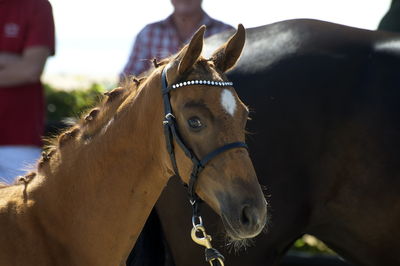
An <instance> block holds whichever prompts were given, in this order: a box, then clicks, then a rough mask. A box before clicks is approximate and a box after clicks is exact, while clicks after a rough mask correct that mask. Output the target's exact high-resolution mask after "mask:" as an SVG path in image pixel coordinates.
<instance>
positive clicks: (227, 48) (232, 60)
mask: <svg viewBox="0 0 400 266" xmlns="http://www.w3.org/2000/svg"><path fill="white" fill-rule="evenodd" d="M245 39H246V31H245V29H244V27H243V25H242V24H239V25H238V29H237V31H236V33H235V34H234V35H233V36H232V37H231V38H230V39H229V40H228V41H227V42H226V43H225V44H223V45H222V46H221V47H220V48H218V49H217V50H216V51H215V52H214V54H213V55H212V56H211V60H212V61H213V62H214V64H215V66H216V67H217V68H218V69H220V70H222V72H226V71H228V70H229V69H231V68H232V67H233V66H234V65H235V64H236V62H237V60H238V59H239V57H240V54H241V53H242V50H243V46H244V42H245Z"/></svg>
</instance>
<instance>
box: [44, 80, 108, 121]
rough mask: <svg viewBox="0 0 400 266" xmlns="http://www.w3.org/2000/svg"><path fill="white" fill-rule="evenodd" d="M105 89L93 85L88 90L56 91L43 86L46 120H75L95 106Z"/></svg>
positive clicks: (46, 85) (98, 85)
mask: <svg viewBox="0 0 400 266" xmlns="http://www.w3.org/2000/svg"><path fill="white" fill-rule="evenodd" d="M104 91H105V88H104V87H103V86H102V85H100V84H97V83H93V84H92V86H91V87H90V88H88V89H75V90H69V91H64V90H57V89H55V88H53V87H51V86H50V85H48V84H45V95H46V103H47V120H48V121H50V122H54V121H61V120H62V119H65V118H77V117H79V116H80V115H81V114H82V113H84V112H85V111H86V110H88V109H89V108H91V107H93V106H95V105H96V104H97V103H98V102H99V99H100V98H101V95H102V94H103V92H104Z"/></svg>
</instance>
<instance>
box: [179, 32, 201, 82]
mask: <svg viewBox="0 0 400 266" xmlns="http://www.w3.org/2000/svg"><path fill="white" fill-rule="evenodd" d="M205 30H206V26H204V25H203V26H201V27H200V28H199V29H198V30H197V31H196V33H195V34H194V35H193V37H192V39H191V40H190V43H189V44H188V45H186V46H185V47H184V48H183V49H182V50H181V52H180V53H179V55H178V58H179V59H180V62H179V66H178V74H179V75H183V74H184V73H185V72H186V71H188V70H189V69H190V68H191V67H192V66H193V65H194V63H196V61H197V59H199V57H200V55H201V51H202V50H203V37H204V31H205Z"/></svg>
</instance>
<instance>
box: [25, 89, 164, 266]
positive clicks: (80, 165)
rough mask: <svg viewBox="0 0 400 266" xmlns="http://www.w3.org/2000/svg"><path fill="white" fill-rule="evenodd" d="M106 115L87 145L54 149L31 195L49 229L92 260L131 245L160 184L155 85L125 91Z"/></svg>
mask: <svg viewBox="0 0 400 266" xmlns="http://www.w3.org/2000/svg"><path fill="white" fill-rule="evenodd" d="M110 121H112V122H110V123H108V125H107V126H105V127H104V128H103V129H102V130H101V133H99V135H97V136H94V137H93V139H92V140H90V141H89V143H86V144H84V143H83V142H81V143H79V142H73V141H71V143H69V144H68V143H67V144H65V146H64V147H61V148H60V150H59V152H58V153H56V154H55V156H54V158H52V160H50V161H49V165H48V166H44V171H43V172H44V173H43V175H46V177H44V178H42V179H41V178H38V179H37V180H36V182H37V183H38V184H39V183H41V185H40V186H35V185H34V183H33V184H32V189H33V191H31V193H30V195H32V197H33V199H34V201H35V205H34V206H35V207H36V209H35V210H36V211H37V212H39V213H40V215H43V217H42V218H41V220H43V221H42V222H43V223H44V228H47V229H48V230H49V231H50V232H48V234H51V235H52V237H53V238H55V239H57V241H59V242H60V243H65V244H66V245H69V247H68V248H70V251H71V252H72V253H73V254H76V255H77V256H81V257H85V256H87V258H88V261H87V263H89V264H91V265H100V264H99V263H101V264H104V265H111V264H112V263H114V262H115V260H113V259H115V258H122V257H123V256H124V255H125V254H123V252H127V251H129V250H130V248H131V247H132V246H133V244H134V242H135V240H136V238H137V237H138V234H139V233H140V231H141V229H142V226H143V224H144V222H145V221H146V219H147V217H148V214H149V212H150V211H151V209H152V207H153V205H154V204H155V202H156V200H157V198H158V197H159V195H160V193H161V191H162V188H163V187H164V186H165V184H166V182H167V175H166V172H165V171H166V169H165V168H164V167H165V166H164V165H163V164H162V162H165V158H163V156H165V155H164V153H165V152H161V151H163V150H164V149H163V147H164V145H165V144H164V142H163V141H164V140H163V132H162V102H161V92H160V91H159V86H148V87H147V88H144V89H142V90H141V91H139V92H138V95H136V97H131V98H129V97H128V98H127V99H126V100H125V101H124V103H123V104H122V105H121V106H120V107H119V108H118V111H117V112H116V114H115V115H114V117H113V119H112V120H110ZM28 188H29V187H28ZM94 257H96V259H97V261H90V259H93V258H94ZM93 263H94V264H93ZM89 264H87V265H89Z"/></svg>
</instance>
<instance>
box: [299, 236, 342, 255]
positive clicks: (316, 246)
mask: <svg viewBox="0 0 400 266" xmlns="http://www.w3.org/2000/svg"><path fill="white" fill-rule="evenodd" d="M291 249H292V250H295V251H302V252H307V253H312V254H321V253H325V254H335V253H334V252H333V251H332V250H331V249H330V248H328V247H327V246H326V245H325V244H324V243H323V242H321V241H320V240H318V239H317V238H315V237H313V236H311V235H303V236H302V237H301V238H299V239H297V240H296V241H295V242H294V244H293V247H292V248H291Z"/></svg>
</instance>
